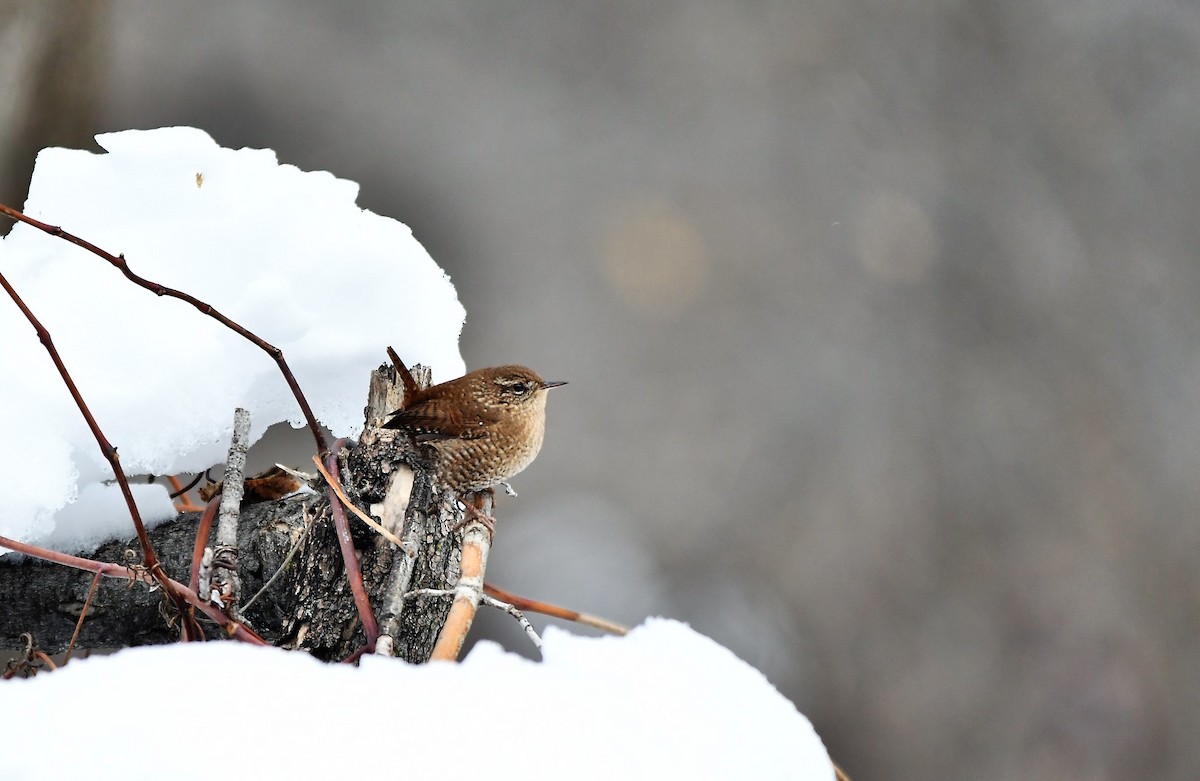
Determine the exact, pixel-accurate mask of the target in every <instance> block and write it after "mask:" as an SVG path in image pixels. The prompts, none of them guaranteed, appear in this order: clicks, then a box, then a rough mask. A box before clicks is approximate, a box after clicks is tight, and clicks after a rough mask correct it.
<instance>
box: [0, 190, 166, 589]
mask: <svg viewBox="0 0 1200 781" xmlns="http://www.w3.org/2000/svg"><path fill="white" fill-rule="evenodd" d="M2 205H3V204H0V206H2ZM4 208H7V207H4ZM0 287H3V288H4V290H5V292H7V293H8V295H9V297H10V298H11V299H12V300H13V303H14V304H16V305H17V308H18V309H20V310H21V313H22V314H23V315H25V319H26V320H28V321H29V324H30V325H32V326H33V330H34V331H36V332H37V336H38V340H39V341H40V342H41V343H42V346H43V347H45V348H46V352H48V353H49V354H50V360H52V361H54V367H55V368H56V369H58V374H59V376H61V377H62V380H63V382H64V383H66V386H67V390H68V391H69V392H70V394H71V398H72V399H74V400H75V406H77V407H79V411H80V413H82V414H83V419H84V420H86V421H87V425H88V428H89V429H91V431H92V436H93V437H95V438H96V443H97V444H99V445H100V452H101V453H103V454H104V457H105V458H106V459H107V460H108V463H109V464H110V465H111V466H112V470H113V474H114V476H115V477H116V478H117V484H118V485H119V486H121V494H122V495H123V496H124V497H125V504H126V506H127V507H128V508H129V515H130V517H131V518H133V525H134V528H136V529H137V536H138V542H139V543H140V544H141V547H142V559H143V560H144V561H145V562H146V568H147V569H149V570H150V572H151V573H152V574H153V575H154V577H155V578H156V579H157V580H158V581H159V582H160V583H162V584H163V588H166V581H167V580H168V578H167V576H166V573H164V572H163V571H162V567H161V566H160V565H159V563H158V557H157V556H156V555H155V554H154V546H153V545H151V544H150V535H148V534H147V533H146V526H145V524H143V523H142V514H141V513H140V512H139V511H138V508H137V503H136V502H134V501H133V492H132V491H131V490H130V488H129V480H128V479H126V477H125V470H124V469H122V468H121V461H120V458H119V457H118V456H117V449H116V448H115V447H113V446H112V444H111V443H110V442H109V441H108V439H107V437H105V436H104V432H103V431H101V430H100V426H99V424H97V423H96V419H95V418H94V417H92V411H91V410H90V409H88V406H87V404H86V403H85V402H84V400H83V396H82V394H80V392H79V389H78V388H77V387H75V381H74V380H72V379H71V373H70V372H68V371H67V367H66V365H65V364H64V363H63V361H62V358H61V357H60V356H59V354H58V350H56V349H55V348H54V341H53V340H52V339H51V338H50V332H49V331H47V330H46V329H45V327H43V326H42V324H41V321H39V320H38V319H37V317H35V316H34V314H33V312H32V311H30V309H29V307H28V306H26V305H25V302H24V301H22V300H21V297H20V296H19V295H17V291H16V290H14V289H13V286H12V285H10V284H9V283H8V280H7V279H6V278H5V277H4V275H3V274H0ZM168 593H170V592H169V591H168ZM180 608H181V609H182V605H181V606H180Z"/></svg>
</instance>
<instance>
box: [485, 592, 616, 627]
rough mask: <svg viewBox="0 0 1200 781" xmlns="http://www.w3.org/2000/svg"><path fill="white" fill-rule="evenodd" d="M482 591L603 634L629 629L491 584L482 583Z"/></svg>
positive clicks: (523, 608) (524, 608) (604, 619)
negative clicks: (601, 630)
mask: <svg viewBox="0 0 1200 781" xmlns="http://www.w3.org/2000/svg"><path fill="white" fill-rule="evenodd" d="M483 591H484V593H485V594H488V595H490V596H493V597H496V598H497V599H500V600H503V601H504V602H508V603H511V604H513V605H515V606H517V607H519V608H520V609H522V610H528V611H529V612H530V613H541V614H542V615H544V616H551V617H553V618H561V619H563V620H564V621H573V622H574V623H576V624H584V625H585V626H591V627H595V628H596V629H603V630H604V631H605V632H608V633H610V634H614V635H627V634H629V627H626V626H622V625H621V624H618V623H617V622H615V621H609V620H608V619H607V618H600V617H599V616H593V615H591V614H589V613H580V612H579V611H577V610H571V609H570V608H566V607H559V606H558V605H552V604H550V603H549V602H539V601H538V600H536V599H530V598H529V597H522V596H520V595H518V594H514V593H512V592H511V591H505V590H504V589H502V588H500V587H498V586H493V585H492V584H491V583H484V584H483Z"/></svg>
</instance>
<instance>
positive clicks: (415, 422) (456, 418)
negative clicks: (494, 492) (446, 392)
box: [383, 399, 499, 442]
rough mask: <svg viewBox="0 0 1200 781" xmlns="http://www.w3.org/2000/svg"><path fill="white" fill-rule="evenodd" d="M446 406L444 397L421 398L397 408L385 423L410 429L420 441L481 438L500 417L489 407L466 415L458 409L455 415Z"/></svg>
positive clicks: (402, 428) (396, 427)
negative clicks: (486, 409)
mask: <svg viewBox="0 0 1200 781" xmlns="http://www.w3.org/2000/svg"><path fill="white" fill-rule="evenodd" d="M445 407H446V404H445V402H444V401H443V400H442V399H428V400H426V401H419V402H417V403H416V404H414V405H413V406H411V407H407V408H405V409H399V410H396V411H395V412H393V413H392V417H391V418H389V419H388V421H387V423H384V424H383V427H384V428H395V429H401V430H403V431H409V432H411V433H412V434H414V435H415V436H416V438H417V440H418V441H420V442H432V441H437V440H439V439H479V438H480V437H482V436H484V434H485V433H486V431H487V427H488V425H489V424H491V423H495V422H496V421H497V420H499V417H498V416H496V415H495V414H492V413H490V412H489V411H479V412H473V414H468V415H464V414H463V411H462V410H461V409H458V410H456V411H455V413H454V415H453V416H451V415H450V414H449V413H448V412H447V411H446V409H445Z"/></svg>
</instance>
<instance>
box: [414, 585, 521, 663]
mask: <svg viewBox="0 0 1200 781" xmlns="http://www.w3.org/2000/svg"><path fill="white" fill-rule="evenodd" d="M404 596H405V598H406V599H415V598H416V597H456V596H458V590H457V589H452V588H415V589H413V590H412V591H410V592H408V593H407V594H405V595H404ZM479 602H480V604H484V605H487V606H488V607H494V608H496V609H498V610H503V611H504V612H505V613H508V614H509V615H510V616H512V617H513V618H515V619H516V620H517V623H519V624H520V625H521V628H522V629H524V630H525V634H526V635H528V637H529V639H530V641H531V642H532V643H533V644H534V646H535V647H536V648H537V649H538V650H539V651H540V650H541V648H542V638H541V637H540V636H538V633H537V630H535V629H534V628H533V624H531V623H529V619H528V618H526V617H525V614H524V613H522V612H521V611H520V610H518V609H517V608H516V607H515V606H513V605H511V604H509V603H508V602H502V601H501V600H499V599H496V598H495V597H492V596H489V595H487V594H483V595H482V596H480V598H479Z"/></svg>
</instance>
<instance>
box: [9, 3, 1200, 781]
mask: <svg viewBox="0 0 1200 781" xmlns="http://www.w3.org/2000/svg"><path fill="white" fill-rule="evenodd" d="M0 72H2V73H3V74H4V75H3V77H2V78H0V166H3V167H0V199H2V200H3V201H4V202H7V203H15V204H18V205H19V204H20V203H21V202H22V201H23V198H24V188H25V181H24V178H25V177H27V176H28V168H29V166H30V165H31V164H32V159H33V153H34V151H35V150H36V149H38V148H40V147H42V146H46V145H49V144H70V145H74V146H80V145H87V144H88V143H89V138H90V135H91V134H93V133H95V132H99V131H107V130H116V129H123V128H129V127H138V128H145V127H156V126H161V125H173V124H190V125H195V126H197V127H200V128H203V129H205V130H207V131H209V132H210V133H211V134H212V135H213V136H214V137H215V138H216V139H217V140H218V141H219V142H221V143H222V144H224V145H226V146H233V147H240V146H253V147H270V148H272V149H275V150H276V151H277V152H278V154H279V157H280V159H281V160H282V161H284V162H289V163H293V164H296V165H298V166H300V167H302V168H305V169H327V170H330V171H333V172H334V173H336V174H337V175H339V176H342V177H346V178H350V179H354V180H357V181H359V182H361V184H362V194H361V197H360V199H359V203H360V204H362V205H363V206H365V207H367V208H370V209H372V210H374V211H377V212H380V213H383V214H386V215H389V216H394V217H396V218H398V219H400V220H402V221H404V222H406V223H407V224H409V225H410V226H411V227H412V228H413V230H414V232H415V233H416V236H417V238H418V239H420V240H421V241H422V242H423V243H424V244H425V246H426V247H427V248H428V249H429V251H430V253H431V254H432V255H433V256H434V258H435V259H436V260H437V261H438V262H439V263H440V264H441V265H442V266H443V267H444V268H445V269H447V271H448V272H449V273H450V274H451V275H452V277H453V279H454V281H455V283H456V285H457V287H458V291H459V295H460V297H461V298H462V300H463V302H464V304H465V305H466V307H467V312H468V320H467V325H466V329H465V331H464V332H463V339H462V346H463V353H464V356H465V357H466V359H467V364H468V366H471V367H480V366H484V365H489V364H498V363H507V362H521V363H527V364H529V365H531V366H533V367H535V368H536V369H538V370H539V371H540V372H541V373H542V374H543V375H544V376H546V377H548V378H552V379H566V380H569V381H570V382H571V384H570V385H569V386H568V387H567V388H565V389H563V390H561V391H555V392H554V394H553V398H552V401H551V404H550V411H549V412H550V415H549V417H550V421H549V422H550V428H549V432H548V434H547V439H546V445H545V448H544V450H543V451H542V455H541V457H540V458H539V460H538V461H537V463H536V464H535V465H534V466H533V467H532V468H530V469H529V470H528V471H527V472H526V473H525V474H523V475H521V476H520V477H519V478H518V479H517V480H516V481H515V483H516V487H517V488H518V490H519V491H520V494H521V495H520V497H519V498H517V499H507V498H504V497H501V498H500V499H499V502H500V504H499V508H498V516H499V518H500V534H499V536H498V538H497V544H496V548H495V551H494V555H493V559H492V562H493V564H492V568H491V571H490V573H489V575H490V576H491V578H492V579H493V580H494V581H495V582H496V583H499V584H501V585H504V586H506V587H508V588H511V589H514V590H517V591H520V592H522V593H526V594H529V595H531V596H537V597H541V598H545V599H550V600H553V601H558V602H561V603H565V604H568V605H570V606H572V607H576V608H579V609H583V610H589V611H592V612H597V613H601V614H604V615H608V616H610V617H613V618H616V619H619V620H624V621H628V622H637V621H639V620H640V619H641V618H643V617H644V616H646V615H651V614H663V615H669V616H674V617H678V618H681V619H684V620H687V621H688V622H690V623H691V624H693V625H694V626H695V627H697V628H698V629H700V630H701V631H703V632H705V633H707V634H709V635H711V636H712V637H714V638H715V639H717V640H718V641H720V642H721V643H723V644H725V645H727V646H729V647H730V648H732V649H734V650H735V651H736V652H737V653H738V654H739V655H741V656H742V657H744V658H746V659H747V660H749V661H750V662H752V663H753V664H755V665H756V666H758V667H759V668H760V669H762V670H763V671H764V672H765V673H766V675H767V676H768V677H769V678H770V679H771V681H772V682H774V683H775V684H776V685H777V686H778V687H779V688H780V689H781V690H782V691H783V692H784V693H785V694H786V695H787V696H788V697H790V698H791V699H792V700H793V701H794V702H795V703H796V704H797V706H798V707H799V708H800V709H801V710H802V711H803V712H805V713H806V714H808V716H809V717H810V718H812V720H813V722H814V723H815V725H816V728H817V730H818V732H819V733H820V734H821V735H822V736H823V738H824V739H825V741H826V743H827V745H828V746H829V747H830V750H831V751H832V752H833V754H834V756H835V757H836V758H838V759H839V761H840V762H841V763H842V764H843V765H844V766H845V767H846V769H847V770H848V771H849V772H850V774H851V775H852V776H853V777H854V778H856V779H859V781H863V780H864V779H871V778H878V779H883V778H887V779H902V780H903V779H926V778H969V779H984V780H990V779H1063V778H1075V779H1128V778H1147V777H1154V778H1162V779H1180V780H1183V779H1194V778H1196V777H1198V776H1200V748H1197V745H1198V744H1197V742H1196V741H1195V740H1194V738H1195V736H1196V734H1197V728H1198V726H1200V623H1198V621H1197V613H1198V611H1200V577H1198V576H1197V570H1196V567H1195V566H1194V560H1195V556H1196V552H1197V550H1198V546H1200V524H1198V523H1197V514H1198V510H1200V480H1198V479H1197V476H1198V474H1200V347H1198V346H1197V345H1198V344H1200V263H1198V261H1200V257H1198V250H1197V248H1198V247H1200V213H1198V204H1200V143H1198V139H1200V7H1198V6H1197V5H1196V4H1195V3H1194V2H1184V1H1183V0H1177V1H1174V2H1170V1H1168V0H1109V1H1108V2H1088V1H1087V0H1023V1H1022V2H1016V1H1013V2H984V1H983V0H925V1H924V2H897V1H896V0H809V1H808V2H758V1H755V0H741V1H740V2H713V1H710V0H703V1H701V2H690V3H681V2H659V3H653V4H651V3H635V2H625V1H622V0H597V1H596V2H590V3H586V4H584V3H578V4H565V3H557V2H534V1H532V0H519V1H517V2H508V3H482V2H461V1H455V0H441V1H440V2H436V3H434V2H430V3H422V4H419V5H416V4H407V3H397V2H381V1H379V0H375V1H373V2H360V3H337V4H335V3H319V2H282V0H236V1H235V0H213V1H211V2H206V3H194V2H182V1H181V0H173V1H167V0H155V1H153V2H151V1H149V0H146V1H145V2H134V1H133V0H108V1H106V2H91V1H89V0H0ZM312 224H313V230H314V231H317V230H320V215H313V223H312ZM330 272H331V273H337V269H336V262H334V263H331V270H330ZM343 303H345V304H346V305H349V306H352V305H353V302H343ZM268 338H269V337H268ZM383 347H384V345H382V344H381V345H380V355H381V359H382V356H383ZM364 391H365V386H364ZM301 436H302V435H301ZM305 460H306V458H305V457H303V456H302V457H300V458H298V459H297V461H298V462H301V461H305ZM486 624H487V627H486V628H488V629H489V631H491V632H493V633H495V634H497V635H499V636H501V637H502V638H504V642H506V644H507V645H509V646H510V647H513V648H521V647H523V645H524V641H523V640H522V639H521V638H520V636H519V634H518V633H515V632H513V631H512V630H511V629H510V627H509V626H508V625H507V623H505V621H502V620H500V619H495V618H493V619H489V621H487V622H486ZM583 739H584V740H586V736H585V737H584V738H583Z"/></svg>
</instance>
